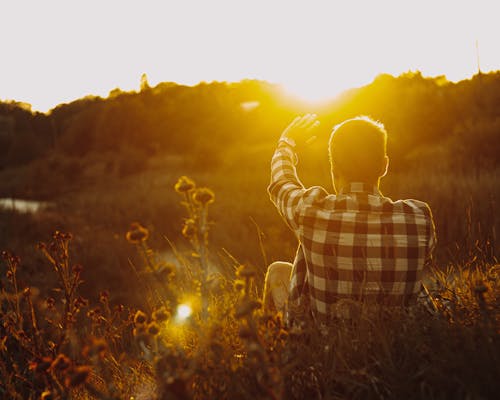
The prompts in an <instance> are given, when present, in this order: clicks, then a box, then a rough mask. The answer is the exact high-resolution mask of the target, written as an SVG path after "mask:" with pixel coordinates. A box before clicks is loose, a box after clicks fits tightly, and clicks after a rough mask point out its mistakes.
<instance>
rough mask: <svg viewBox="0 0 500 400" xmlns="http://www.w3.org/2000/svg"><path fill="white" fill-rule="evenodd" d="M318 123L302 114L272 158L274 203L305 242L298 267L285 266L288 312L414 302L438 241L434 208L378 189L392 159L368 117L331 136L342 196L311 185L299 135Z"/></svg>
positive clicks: (326, 312)
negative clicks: (303, 175) (305, 180)
mask: <svg viewBox="0 0 500 400" xmlns="http://www.w3.org/2000/svg"><path fill="white" fill-rule="evenodd" d="M317 124H318V122H317V121H315V116H313V115H309V116H305V117H298V118H296V119H295V120H294V122H292V123H291V124H290V125H289V126H288V127H287V128H286V129H285V131H284V132H283V134H282V136H281V138H280V140H279V143H278V146H277V148H276V151H275V153H274V155H273V159H272V162H271V183H270V185H269V187H268V191H269V194H270V197H271V200H272V202H273V203H274V204H275V206H276V207H277V209H278V211H279V213H280V214H281V216H282V217H283V218H284V220H285V221H286V223H287V224H288V226H289V227H290V228H291V230H292V231H293V232H294V233H295V235H296V237H297V239H298V241H299V243H300V246H299V250H298V252H297V255H296V257H295V261H294V264H293V266H291V265H290V264H289V266H288V267H286V266H284V265H282V267H280V268H281V269H284V268H290V269H291V277H290V281H289V283H290V285H289V297H288V303H289V310H290V311H291V313H292V314H293V313H295V312H296V311H297V310H298V312H303V311H306V312H310V313H311V314H312V316H313V317H314V318H315V319H316V320H319V321H328V320H329V318H331V317H335V316H337V315H338V314H339V305H340V303H346V302H348V301H350V300H362V301H364V302H369V303H372V302H374V303H377V304H384V305H409V304H411V303H413V302H414V301H415V299H416V295H417V293H418V291H419V290H420V288H421V275H422V271H423V268H424V265H425V263H426V262H427V261H428V260H429V259H430V257H431V252H432V249H433V246H434V243H435V232H434V223H433V220H432V214H431V211H430V209H429V207H428V206H427V204H426V203H424V202H421V201H418V200H398V201H395V202H394V201H392V200H391V199H389V198H387V197H384V196H382V194H381V193H380V192H379V190H378V185H379V181H380V178H382V177H383V176H384V175H385V174H386V172H387V167H388V163H389V159H388V157H387V155H386V140H387V132H386V131H385V129H384V128H383V126H382V125H381V124H379V123H376V122H374V121H373V120H371V119H369V118H365V117H359V118H354V119H351V120H347V121H345V122H343V123H342V124H340V125H338V126H336V127H335V128H334V130H333V132H332V134H331V137H330V142H329V154H330V161H331V166H332V178H333V183H334V186H335V187H336V188H338V189H339V190H338V193H337V194H328V193H327V192H326V190H324V189H323V188H321V187H318V186H315V187H311V188H308V189H306V188H305V187H304V186H303V185H302V183H301V182H300V180H299V178H298V176H297V171H296V168H295V164H296V163H297V161H298V157H297V151H296V146H295V140H299V139H301V140H302V141H304V135H305V133H307V132H308V131H310V130H311V129H312V128H314V127H315V126H317ZM282 264H283V263H282ZM269 271H270V270H268V272H269ZM276 276H278V275H277V274H276ZM270 286H271V285H270ZM341 311H342V312H341V314H343V313H344V312H343V310H341ZM344 314H345V313H344ZM291 317H292V318H293V315H291Z"/></svg>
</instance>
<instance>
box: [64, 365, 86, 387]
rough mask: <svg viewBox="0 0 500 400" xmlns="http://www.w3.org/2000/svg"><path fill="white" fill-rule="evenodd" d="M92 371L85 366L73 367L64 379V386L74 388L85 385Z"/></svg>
mask: <svg viewBox="0 0 500 400" xmlns="http://www.w3.org/2000/svg"><path fill="white" fill-rule="evenodd" d="M91 371H92V369H91V368H90V367H89V366H87V365H82V366H79V367H75V368H74V369H73V370H72V372H71V374H70V375H68V376H67V377H66V380H65V384H66V386H67V387H69V388H74V387H77V386H80V385H81V384H83V383H85V381H86V380H87V378H88V377H89V375H90V372H91Z"/></svg>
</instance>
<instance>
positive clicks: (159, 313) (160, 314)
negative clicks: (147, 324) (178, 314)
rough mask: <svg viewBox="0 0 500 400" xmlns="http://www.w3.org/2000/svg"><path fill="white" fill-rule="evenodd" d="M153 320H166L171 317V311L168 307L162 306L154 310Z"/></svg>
mask: <svg viewBox="0 0 500 400" xmlns="http://www.w3.org/2000/svg"><path fill="white" fill-rule="evenodd" d="M152 318H153V320H155V321H156V322H165V321H168V320H169V319H170V311H168V310H167V309H166V307H160V308H159V309H158V310H155V311H153V315H152Z"/></svg>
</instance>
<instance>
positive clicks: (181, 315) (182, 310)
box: [175, 304, 193, 322]
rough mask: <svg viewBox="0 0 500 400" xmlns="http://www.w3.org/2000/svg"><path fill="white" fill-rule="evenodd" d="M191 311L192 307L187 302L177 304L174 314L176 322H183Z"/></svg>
mask: <svg viewBox="0 0 500 400" xmlns="http://www.w3.org/2000/svg"><path fill="white" fill-rule="evenodd" d="M192 313H193V309H192V308H191V307H190V306H189V305H188V304H179V306H177V314H176V316H175V319H176V320H177V321H178V322H183V321H185V320H186V319H188V318H189V317H190V316H191V314H192Z"/></svg>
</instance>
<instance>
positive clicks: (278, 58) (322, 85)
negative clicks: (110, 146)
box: [0, 0, 500, 111]
mask: <svg viewBox="0 0 500 400" xmlns="http://www.w3.org/2000/svg"><path fill="white" fill-rule="evenodd" d="M495 3H498V4H500V2H498V1H481V0H475V1H467V0H464V1H458V0H455V1H448V0H444V1H440V0H433V1H427V0H420V1H404V0H386V1H384V0H371V1H370V0H367V1H356V0H342V1H336V0H330V1H315V0H307V1H293V0H286V1H273V0H265V1H259V0H251V1H250V0H246V1H238V0H225V1H222V0H221V1H217V0H200V1H194V0H179V1H169V0H163V1H160V0H158V1H152V0H140V1H126V0H118V1H115V0H98V1H94V0H84V1H80V0H44V1H41V0H32V1H23V0H0V35H1V38H2V40H1V43H2V44H1V46H0V99H3V100H6V99H15V100H18V101H25V102H28V103H31V104H32V105H33V108H34V109H36V110H42V111H45V110H48V109H50V108H52V107H53V106H55V105H56V104H58V103H60V102H67V101H71V100H74V99H76V98H79V97H82V96H85V95H87V94H97V95H102V96H106V95H107V94H108V92H109V91H110V90H112V89H113V88H116V87H120V88H122V89H124V90H135V89H138V86H139V80H140V76H141V74H142V73H143V72H145V73H147V75H148V77H149V81H150V83H151V84H152V85H155V84H156V83H158V82H161V81H175V82H179V83H185V84H196V83H198V82H199V81H212V80H226V81H238V80H241V79H244V78H258V79H265V80H268V81H271V82H276V83H282V84H284V85H285V86H286V87H287V88H289V89H290V91H291V92H293V93H295V94H298V95H301V96H303V97H305V98H311V99H315V98H322V97H325V96H333V95H335V94H337V93H338V92H339V91H340V90H343V89H345V88H349V87H353V86H360V85H364V84H366V83H369V82H370V81H371V80H372V79H373V78H374V77H375V76H376V75H377V74H379V73H382V72H386V73H391V74H395V75H399V74H400V73H402V72H405V71H408V70H417V69H418V70H421V71H422V73H423V74H424V75H426V76H435V75H442V74H445V75H446V76H447V77H448V78H449V79H450V80H460V79H464V78H469V77H470V76H471V75H473V74H474V73H475V72H476V71H477V60H476V40H477V41H478V43H479V54H480V64H481V69H482V70H483V71H490V70H499V69H500V40H499V39H500V23H498V18H499V15H500V14H499V11H500V5H495Z"/></svg>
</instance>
